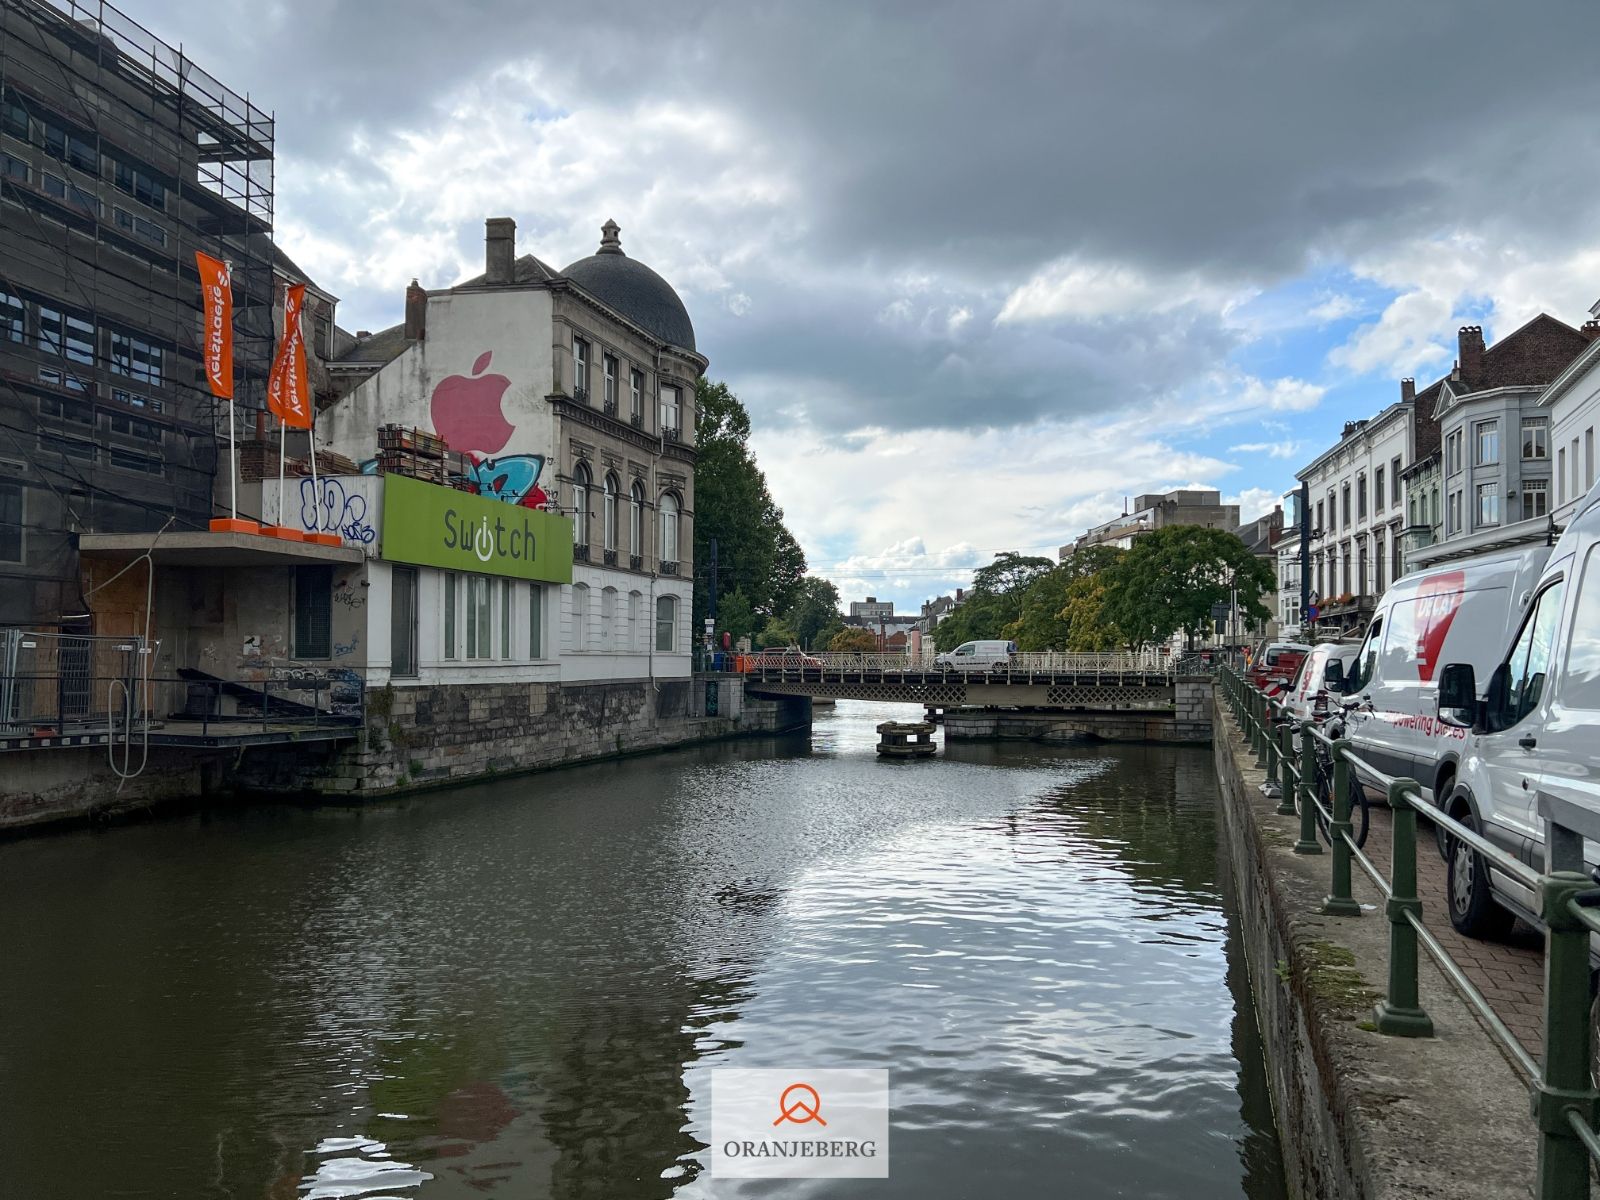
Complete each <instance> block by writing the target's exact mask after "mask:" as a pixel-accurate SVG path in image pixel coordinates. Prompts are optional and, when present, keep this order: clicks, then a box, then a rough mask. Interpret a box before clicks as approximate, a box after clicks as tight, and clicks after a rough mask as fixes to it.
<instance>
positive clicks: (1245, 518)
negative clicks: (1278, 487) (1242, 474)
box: [1222, 487, 1283, 525]
mask: <svg viewBox="0 0 1600 1200" xmlns="http://www.w3.org/2000/svg"><path fill="white" fill-rule="evenodd" d="M1222 502H1223V503H1224V504H1237V505H1238V506H1239V523H1240V524H1241V525H1243V524H1246V523H1248V522H1250V521H1254V520H1255V519H1256V518H1257V517H1264V516H1266V515H1267V514H1268V513H1270V512H1271V511H1272V510H1273V509H1274V508H1276V507H1277V506H1278V505H1280V504H1282V503H1283V497H1282V496H1281V495H1280V494H1279V493H1277V492H1275V491H1273V490H1272V489H1271V488H1259V487H1250V488H1244V489H1243V490H1242V491H1240V492H1238V493H1236V494H1234V495H1231V496H1224V497H1223V498H1222Z"/></svg>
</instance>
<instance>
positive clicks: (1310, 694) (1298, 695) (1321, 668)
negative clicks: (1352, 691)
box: [1279, 642, 1360, 721]
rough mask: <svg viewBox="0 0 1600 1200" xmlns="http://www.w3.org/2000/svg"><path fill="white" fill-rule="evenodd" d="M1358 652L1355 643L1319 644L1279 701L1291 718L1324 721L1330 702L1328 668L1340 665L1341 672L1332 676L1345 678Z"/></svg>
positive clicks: (1302, 664) (1301, 664) (1302, 662)
mask: <svg viewBox="0 0 1600 1200" xmlns="http://www.w3.org/2000/svg"><path fill="white" fill-rule="evenodd" d="M1358 649H1360V647H1359V646H1357V645H1356V643H1354V642H1319V643H1318V644H1317V645H1315V646H1313V647H1312V648H1311V652H1310V653H1309V654H1307V655H1306V656H1305V658H1304V659H1303V660H1302V661H1301V663H1300V669H1299V670H1298V671H1297V672H1296V673H1295V676H1294V678H1293V679H1291V680H1290V681H1289V686H1288V687H1287V688H1286V689H1284V692H1283V695H1281V696H1280V697H1279V700H1280V701H1281V702H1282V704H1283V707H1284V708H1285V709H1286V710H1288V713H1289V715H1290V716H1291V717H1293V718H1294V719H1295V720H1296V721H1320V720H1322V719H1323V718H1324V717H1326V716H1327V715H1328V709H1329V699H1330V696H1329V692H1328V685H1327V679H1328V676H1329V674H1330V672H1329V670H1328V664H1329V663H1330V662H1333V663H1338V664H1339V668H1340V669H1339V670H1338V671H1337V672H1332V673H1331V674H1334V675H1335V676H1337V677H1339V678H1343V675H1344V673H1345V672H1347V671H1349V669H1350V664H1351V663H1353V662H1355V660H1356V651H1357V650H1358Z"/></svg>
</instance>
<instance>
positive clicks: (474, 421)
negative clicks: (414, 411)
mask: <svg viewBox="0 0 1600 1200" xmlns="http://www.w3.org/2000/svg"><path fill="white" fill-rule="evenodd" d="M492 357H494V351H492V350H485V351H484V352H483V353H482V354H480V355H478V360H477V361H476V362H475V363H473V364H472V374H471V375H470V376H467V375H450V376H447V377H446V378H444V379H441V380H440V381H439V385H438V386H437V387H436V388H434V389H433V428H434V431H435V432H436V433H438V435H439V436H440V437H442V438H443V439H444V440H445V442H446V443H447V444H448V445H449V447H450V449H452V450H456V451H461V452H466V451H470V450H476V451H478V452H480V453H482V454H497V453H499V452H500V451H501V450H504V449H505V447H506V443H507V442H509V441H510V440H511V434H512V432H513V426H512V424H511V422H509V421H507V420H506V415H505V413H504V412H502V411H501V410H500V399H501V397H502V396H504V395H505V393H506V389H507V388H508V387H510V386H511V380H509V379H507V378H506V377H505V376H504V375H485V374H484V372H485V371H487V370H488V369H489V360H490V359H491V358H492Z"/></svg>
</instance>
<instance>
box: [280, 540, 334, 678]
mask: <svg viewBox="0 0 1600 1200" xmlns="http://www.w3.org/2000/svg"><path fill="white" fill-rule="evenodd" d="M293 587H294V597H293V605H292V607H291V610H290V611H291V612H292V614H293V620H292V623H291V624H292V629H293V633H294V657H295V658H297V659H314V660H318V661H322V660H326V659H330V658H332V657H333V567H332V566H331V565H330V564H326V563H311V564H307V565H304V566H297V567H295V569H294V582H293ZM318 617H320V618H321V620H322V624H323V630H322V634H323V640H322V641H321V642H318V641H316V640H315V634H316V631H315V630H314V629H309V628H307V627H306V626H307V625H308V624H312V623H314V622H315V621H316V620H317V618H318ZM319 650H320V651H322V652H321V653H318V651H319Z"/></svg>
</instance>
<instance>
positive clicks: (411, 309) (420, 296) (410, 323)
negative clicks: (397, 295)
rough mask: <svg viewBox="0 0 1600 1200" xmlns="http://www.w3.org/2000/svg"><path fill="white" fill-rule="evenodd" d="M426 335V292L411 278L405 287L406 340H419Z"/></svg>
mask: <svg viewBox="0 0 1600 1200" xmlns="http://www.w3.org/2000/svg"><path fill="white" fill-rule="evenodd" d="M427 336H428V293H427V292H425V291H424V290H423V289H422V288H421V287H419V286H418V285H417V281H416V280H415V279H413V280H412V281H411V286H410V287H408V288H406V341H408V342H420V341H421V340H422V339H423V338H425V337H427Z"/></svg>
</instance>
